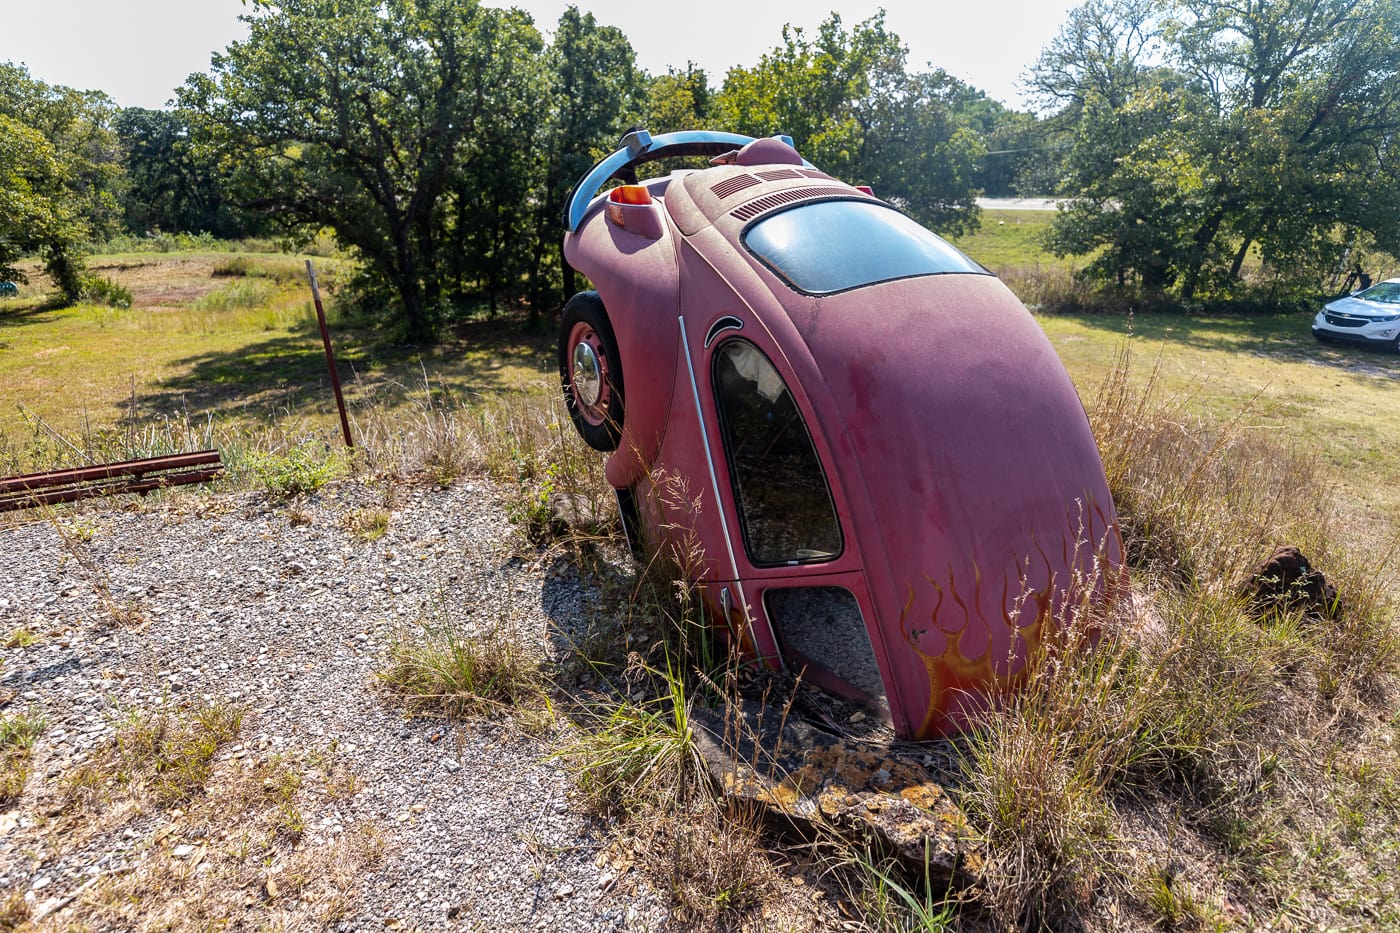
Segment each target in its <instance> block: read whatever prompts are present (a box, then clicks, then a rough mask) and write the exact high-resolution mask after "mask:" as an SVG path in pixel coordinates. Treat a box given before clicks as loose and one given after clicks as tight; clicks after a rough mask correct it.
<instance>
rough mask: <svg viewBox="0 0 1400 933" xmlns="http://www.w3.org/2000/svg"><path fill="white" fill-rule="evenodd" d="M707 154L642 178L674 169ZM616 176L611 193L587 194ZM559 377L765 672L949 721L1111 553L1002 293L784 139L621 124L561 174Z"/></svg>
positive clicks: (1060, 417) (623, 485)
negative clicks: (601, 152)
mask: <svg viewBox="0 0 1400 933" xmlns="http://www.w3.org/2000/svg"><path fill="white" fill-rule="evenodd" d="M677 155H681V156H696V155H704V156H714V157H716V159H715V161H716V162H718V163H719V164H715V165H713V167H711V168H708V169H704V170H698V171H687V172H679V173H673V174H671V175H668V176H664V177H658V178H652V179H650V180H647V181H645V182H643V183H641V184H635V183H632V184H627V183H626V182H629V181H633V180H634V179H635V175H634V172H635V169H636V167H637V166H638V165H640V164H642V163H644V162H648V161H653V160H657V159H663V158H668V157H671V156H677ZM614 178H619V179H621V180H623V181H624V184H623V185H621V186H619V187H616V188H613V189H611V190H610V191H607V192H605V193H603V194H601V195H598V196H596V197H594V196H593V195H594V192H596V191H598V190H599V188H601V187H603V186H604V185H605V184H606V183H608V182H609V181H610V180H612V179H614ZM565 227H566V230H567V233H566V235H565V241H564V253H565V258H566V259H567V261H568V262H569V263H570V264H571V265H572V266H573V267H574V268H575V269H577V270H579V271H581V272H583V273H584V274H585V275H587V276H588V278H589V280H590V281H591V282H592V283H593V284H594V285H595V287H596V289H597V291H596V292H585V293H581V294H579V295H576V296H574V298H573V299H571V300H570V301H569V303H568V304H567V305H566V307H565V310H564V315H563V320H562V326H561V334H560V371H561V379H562V383H563V388H564V395H565V401H566V404H567V405H568V407H569V410H570V414H571V416H572V417H573V420H574V423H575V424H576V426H578V428H579V430H580V433H581V434H582V435H583V436H584V438H585V440H587V441H588V443H589V444H591V445H592V446H594V447H596V448H597V449H599V450H604V451H607V452H609V457H608V459H607V463H606V474H607V478H608V481H609V483H610V484H611V485H612V486H613V488H614V489H615V490H616V491H617V492H618V501H619V507H620V509H621V511H622V514H623V524H624V527H625V528H626V529H627V531H628V535H629V539H630V540H631V541H632V542H633V543H634V545H635V547H636V549H637V550H639V551H641V552H643V553H646V552H649V551H651V550H653V549H656V548H662V549H664V550H667V551H669V552H670V553H671V555H672V556H674V557H676V558H677V559H678V560H679V561H680V564H681V566H682V567H683V569H684V571H685V573H687V574H688V575H689V576H690V577H691V578H692V579H693V580H694V581H695V582H697V583H698V584H700V586H701V589H702V592H703V593H704V596H705V601H706V603H707V605H708V606H709V608H710V611H711V613H712V617H713V618H714V619H716V620H721V621H720V622H719V623H718V624H722V625H725V626H726V627H727V629H728V631H729V632H730V633H731V634H732V635H733V637H734V638H736V639H737V641H738V645H739V647H740V648H741V649H742V650H743V651H744V652H746V653H747V654H749V655H750V656H752V657H754V658H756V659H758V660H760V661H761V662H762V663H764V664H766V665H768V666H770V667H775V668H776V667H779V666H784V665H786V666H789V667H793V668H796V669H799V670H801V671H802V672H803V675H804V676H805V677H806V679H807V680H808V681H809V682H815V683H817V684H819V685H820V686H822V687H824V688H826V689H828V690H830V691H832V692H834V693H837V694H840V695H842V696H845V697H847V698H849V699H852V700H855V701H859V702H862V703H864V704H866V705H868V706H869V707H871V708H872V709H874V710H876V711H878V712H879V713H880V714H882V715H884V716H886V717H887V718H888V720H889V721H890V722H891V723H892V724H893V726H894V727H895V729H896V731H897V733H898V734H899V735H900V736H901V737H904V738H915V739H917V738H926V737H931V736H935V735H940V734H946V733H948V732H952V731H955V730H957V729H960V728H962V727H963V726H964V725H965V724H966V723H967V721H968V718H969V717H970V716H972V715H974V714H975V713H976V712H977V711H978V710H979V709H981V708H984V707H985V704H986V702H987V699H988V698H989V697H991V696H994V695H995V694H997V693H998V692H1000V691H1002V690H1005V689H1008V688H1012V687H1014V686H1016V685H1017V684H1019V683H1021V682H1023V681H1024V679H1025V678H1026V677H1027V675H1028V672H1029V671H1030V670H1031V669H1033V667H1034V663H1035V661H1036V659H1037V657H1038V656H1040V654H1041V653H1042V652H1043V651H1044V650H1046V648H1047V646H1048V645H1049V644H1050V643H1051V641H1052V640H1053V638H1054V635H1053V633H1054V632H1055V631H1056V630H1057V626H1058V620H1059V619H1061V618H1062V617H1063V616H1064V615H1065V614H1066V613H1067V612H1070V611H1072V610H1074V609H1076V608H1082V607H1085V606H1089V607H1101V606H1102V604H1103V603H1104V602H1105V600H1108V599H1110V598H1111V596H1112V591H1113V590H1114V586H1113V585H1112V584H1113V582H1114V581H1115V580H1116V579H1118V577H1117V574H1118V573H1119V569H1120V564H1121V554H1122V548H1121V542H1120V540H1119V537H1118V530H1117V521H1116V516H1115V513H1114V509H1113V503H1112V500H1111V497H1110V495H1109V489H1108V484H1107V481H1106V479H1105V476H1104V470H1103V465H1102V462H1101V460H1100V458H1099V453H1098V449H1097V447H1096V445H1095V443H1094V439H1093V436H1092V434H1091V432H1090V429H1089V424H1088V419H1087V417H1086V415H1085V412H1084V409H1083V407H1082V405H1081V404H1080V401H1079V398H1078V396H1077V395H1076V393H1075V390H1074V387H1073V385H1072V384H1071V383H1070V380H1069V377H1068V375H1067V374H1066V372H1065V370H1064V367H1063V365H1062V364H1061V363H1060V361H1059V359H1058V357H1057V356H1056V355H1055V352H1054V350H1053V348H1052V347H1051V345H1050V343H1049V341H1048V340H1047V338H1046V337H1045V335H1044V333H1043V332H1042V331H1041V330H1040V328H1039V326H1038V325H1037V324H1036V323H1035V321H1034V320H1033V319H1032V318H1031V316H1030V314H1029V313H1028V312H1027V311H1026V310H1025V308H1024V307H1023V306H1022V305H1021V304H1020V302H1019V301H1017V299H1016V298H1015V297H1014V296H1013V295H1012V294H1011V292H1010V291H1008V290H1007V289H1006V287H1005V286H1004V285H1002V283H1001V282H1000V281H999V280H998V279H997V278H996V277H994V276H993V275H991V274H990V273H988V272H987V271H986V270H985V269H983V268H982V267H981V266H979V265H977V264H976V263H975V262H973V261H972V260H970V259H968V258H967V257H966V256H963V255H962V254H961V253H959V252H958V251H957V250H956V249H954V248H953V247H952V246H950V245H949V244H948V243H946V242H944V241H943V240H941V239H939V238H938V237H937V236H935V235H934V234H933V233H931V232H929V231H927V230H925V229H924V228H922V227H920V226H919V225H918V224H916V223H915V222H914V221H913V220H911V219H910V218H909V217H907V216H906V215H905V214H903V213H901V212H900V211H899V210H897V209H896V208H895V207H893V206H891V205H889V204H886V203H884V202H883V201H880V200H879V199H878V198H876V197H874V196H873V194H871V193H870V192H869V190H868V189H860V188H856V187H852V186H850V185H847V184H845V183H843V182H840V181H838V180H836V179H834V178H832V177H830V176H828V175H826V174H825V173H823V172H821V171H819V170H818V169H816V168H814V167H813V166H811V165H810V164H808V163H806V162H805V161H804V160H802V159H801V157H800V156H799V155H798V154H797V152H796V151H794V150H793V148H792V147H791V145H790V143H789V142H788V141H786V140H785V139H783V138H771V139H758V140H754V139H750V138H749V137H746V136H738V135H734V134H727V133H711V132H689V133H672V134H666V135H663V136H658V137H656V138H654V139H653V138H652V137H650V136H649V135H648V134H646V133H645V132H640V133H633V134H629V136H628V137H625V138H624V140H623V144H622V146H621V148H619V149H618V151H616V152H614V153H613V154H612V155H610V156H608V157H607V158H605V159H603V160H602V161H601V162H599V163H598V165H597V166H595V167H594V169H593V170H592V171H591V172H590V173H589V174H588V175H587V176H585V177H584V178H583V179H582V180H581V181H580V182H579V184H578V185H577V186H576V187H575V190H574V193H573V195H572V197H571V198H570V200H569V204H568V205H567V206H566V209H565Z"/></svg>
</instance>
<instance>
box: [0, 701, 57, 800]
mask: <svg viewBox="0 0 1400 933" xmlns="http://www.w3.org/2000/svg"><path fill="white" fill-rule="evenodd" d="M47 726H48V724H47V723H46V722H45V720H44V718H43V716H41V715H40V714H39V713H37V712H34V711H32V710H31V711H28V712H24V713H14V714H12V715H10V716H6V717H4V718H3V719H0V804H8V803H10V802H11V801H13V800H16V799H18V798H19V796H20V794H22V793H24V785H25V783H26V782H27V781H28V780H29V756H30V753H31V751H32V749H33V747H34V740H35V739H37V738H38V737H39V736H40V735H41V734H42V733H43V731H44V729H45V728H47Z"/></svg>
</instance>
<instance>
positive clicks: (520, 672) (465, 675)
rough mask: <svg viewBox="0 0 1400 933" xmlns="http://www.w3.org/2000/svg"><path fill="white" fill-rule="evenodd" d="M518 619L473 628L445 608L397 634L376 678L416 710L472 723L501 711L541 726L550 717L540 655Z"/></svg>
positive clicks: (396, 699) (396, 700)
mask: <svg viewBox="0 0 1400 933" xmlns="http://www.w3.org/2000/svg"><path fill="white" fill-rule="evenodd" d="M523 636H524V633H523V632H522V631H521V629H520V626H518V625H516V624H514V623H513V622H512V621H511V620H505V621H502V622H498V623H496V624H493V625H487V626H484V627H482V628H480V629H479V630H476V631H472V630H470V629H469V628H468V626H467V625H466V624H465V623H463V622H460V621H458V620H455V619H454V618H452V616H451V614H450V613H448V612H447V611H446V610H445V609H444V610H443V611H442V612H440V613H439V614H438V615H437V616H436V617H434V618H429V619H425V620H423V621H422V622H421V623H420V624H419V625H418V626H417V627H416V628H415V629H413V630H409V631H402V632H400V633H398V634H397V635H396V636H395V637H394V640H393V641H392V643H391V644H390V646H389V656H388V658H387V659H386V661H385V663H384V665H383V666H382V667H381V668H380V669H379V670H378V671H376V673H375V679H376V680H377V681H378V682H379V684H380V686H381V687H382V688H383V690H384V691H385V692H386V693H387V694H388V695H389V696H390V697H391V698H392V699H393V700H394V701H395V702H397V703H400V704H402V705H403V706H404V707H405V708H406V709H407V710H408V711H409V712H411V713H413V714H415V715H421V716H440V717H444V718H447V719H467V718H471V717H476V716H485V715H497V714H501V713H508V714H514V715H516V716H518V717H526V716H527V714H533V716H534V720H535V722H536V724H542V723H543V721H544V718H547V713H548V697H547V694H546V692H545V681H544V675H543V673H542V672H541V670H540V662H539V658H538V650H537V649H536V648H535V647H534V646H533V645H531V644H529V643H528V642H527V641H526V640H525V639H524V637H523Z"/></svg>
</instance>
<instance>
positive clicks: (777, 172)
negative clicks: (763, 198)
mask: <svg viewBox="0 0 1400 933" xmlns="http://www.w3.org/2000/svg"><path fill="white" fill-rule="evenodd" d="M754 174H755V175H757V176H758V177H759V178H762V179H763V180H764V181H788V180H790V179H793V178H801V177H802V176H801V175H799V174H797V170H796V169H791V168H775V169H771V170H769V171H767V172H755V173H754Z"/></svg>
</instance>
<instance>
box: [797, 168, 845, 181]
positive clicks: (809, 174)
mask: <svg viewBox="0 0 1400 933" xmlns="http://www.w3.org/2000/svg"><path fill="white" fill-rule="evenodd" d="M797 174H799V175H801V176H803V177H804V178H820V179H821V180H822V181H835V180H836V179H834V178H832V177H831V176H830V175H828V174H827V173H826V172H819V171H817V170H816V169H814V168H800V169H798V170H797Z"/></svg>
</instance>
